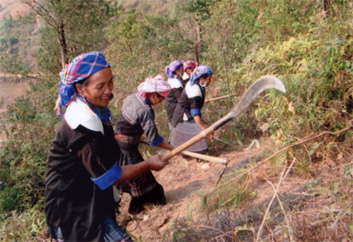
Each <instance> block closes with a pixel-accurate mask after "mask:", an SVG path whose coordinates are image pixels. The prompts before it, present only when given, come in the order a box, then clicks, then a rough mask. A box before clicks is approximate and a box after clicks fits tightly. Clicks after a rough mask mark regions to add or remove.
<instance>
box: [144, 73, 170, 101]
mask: <svg viewBox="0 0 353 242" xmlns="http://www.w3.org/2000/svg"><path fill="white" fill-rule="evenodd" d="M170 89H171V87H170V85H169V83H168V82H166V81H164V77H163V76H161V75H157V76H155V77H148V78H146V80H145V81H144V82H142V83H141V84H140V85H139V86H138V88H137V90H138V94H137V95H138V96H140V97H142V98H143V99H145V98H146V93H153V92H156V93H158V94H159V95H161V96H163V97H167V96H168V94H169V91H170Z"/></svg>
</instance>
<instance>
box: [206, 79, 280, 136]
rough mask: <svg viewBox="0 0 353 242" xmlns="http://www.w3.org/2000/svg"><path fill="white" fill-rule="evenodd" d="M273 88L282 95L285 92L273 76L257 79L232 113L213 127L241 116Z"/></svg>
mask: <svg viewBox="0 0 353 242" xmlns="http://www.w3.org/2000/svg"><path fill="white" fill-rule="evenodd" d="M270 88H274V89H277V90H278V91H281V92H283V93H285V92H286V88H285V87H284V85H283V83H282V82H281V81H280V80H279V79H278V78H277V77H275V76H262V77H260V78H259V79H257V80H256V81H255V82H254V83H253V84H252V85H251V86H250V87H249V88H248V90H247V91H246V92H245V93H244V94H243V96H242V97H241V98H240V100H239V102H238V103H237V105H235V107H234V108H233V110H232V111H230V112H229V113H228V114H227V115H226V116H225V117H224V118H222V119H220V120H219V121H217V122H216V123H215V124H214V125H213V127H214V129H218V128H219V127H221V126H222V125H223V124H224V123H226V122H228V121H229V120H231V119H234V118H235V117H237V116H238V115H239V114H241V113H242V112H243V111H244V110H245V109H246V108H247V107H249V105H250V104H251V103H252V102H253V101H254V100H255V99H256V98H257V97H258V96H259V95H260V94H261V93H262V92H263V91H265V90H267V89H270Z"/></svg>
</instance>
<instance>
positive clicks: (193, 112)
mask: <svg viewBox="0 0 353 242" xmlns="http://www.w3.org/2000/svg"><path fill="white" fill-rule="evenodd" d="M190 113H191V116H193V117H194V116H196V115H200V116H201V110H200V109H191V110H190Z"/></svg>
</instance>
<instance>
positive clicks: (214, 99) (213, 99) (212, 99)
mask: <svg viewBox="0 0 353 242" xmlns="http://www.w3.org/2000/svg"><path fill="white" fill-rule="evenodd" d="M227 97H230V95H225V96H220V97H215V98H211V99H208V101H209V102H211V101H216V100H219V99H223V98H227Z"/></svg>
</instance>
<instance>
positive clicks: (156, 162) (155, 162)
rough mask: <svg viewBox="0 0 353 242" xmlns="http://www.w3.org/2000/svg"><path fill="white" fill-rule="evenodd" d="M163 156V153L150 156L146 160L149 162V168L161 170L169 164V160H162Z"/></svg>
mask: <svg viewBox="0 0 353 242" xmlns="http://www.w3.org/2000/svg"><path fill="white" fill-rule="evenodd" d="M161 158H162V156H161V155H154V156H152V157H151V158H149V159H148V160H146V162H147V163H148V166H149V169H150V170H155V171H159V170H161V169H162V168H163V167H164V166H166V165H167V164H168V162H167V161H162V160H161Z"/></svg>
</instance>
